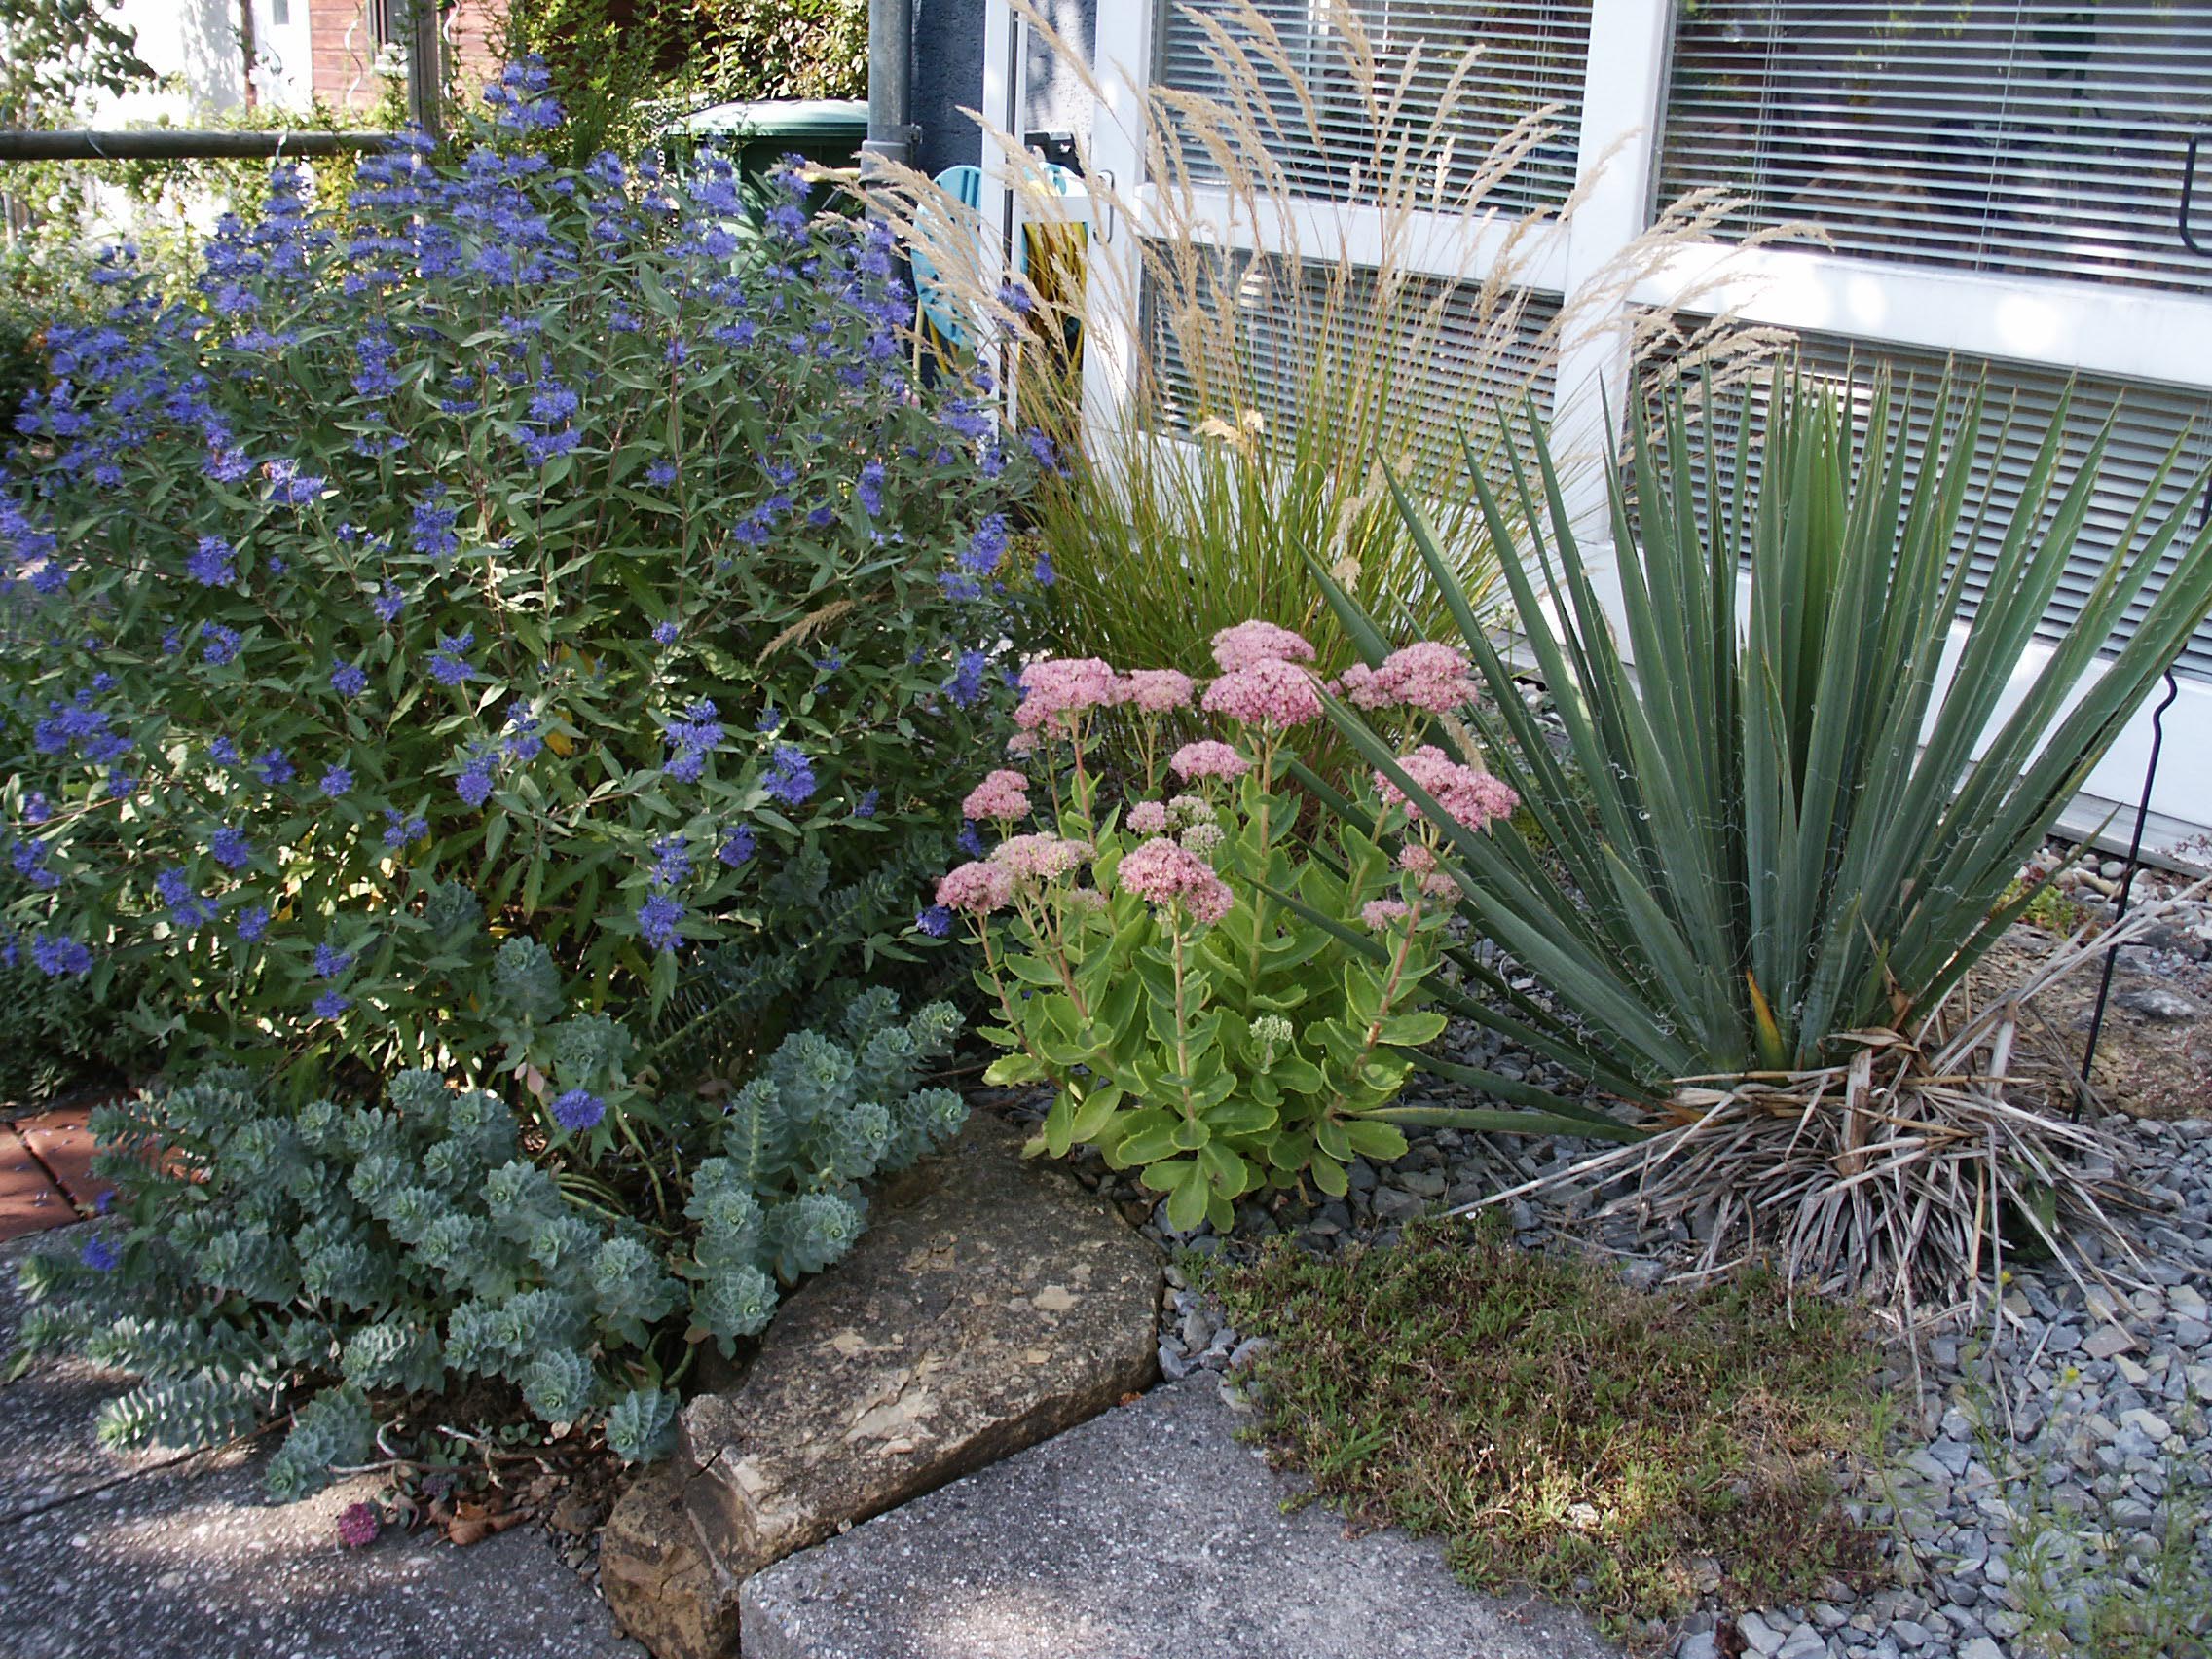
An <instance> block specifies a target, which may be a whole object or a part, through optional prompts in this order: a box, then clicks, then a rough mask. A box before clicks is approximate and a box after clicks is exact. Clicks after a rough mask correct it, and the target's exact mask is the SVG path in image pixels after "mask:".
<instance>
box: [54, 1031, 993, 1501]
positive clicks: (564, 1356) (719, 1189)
mask: <svg viewBox="0 0 2212 1659" xmlns="http://www.w3.org/2000/svg"><path fill="white" fill-rule="evenodd" d="M958 1030H959V1018H958V1015H957V1014H955V1013H954V1011H953V1009H952V1008H951V1006H950V1005H949V1004H946V1003H933V1004H931V1005H929V1006H928V1007H926V1008H924V1009H922V1010H920V1011H919V1012H918V1013H917V1014H914V1015H913V1016H911V1017H910V1018H906V1019H902V1018H900V1017H899V1005H898V999H897V998H896V997H895V996H894V995H893V994H892V993H891V992H889V991H887V990H883V989H880V988H879V989H876V990H871V991H868V992H866V993H863V994H862V995H861V996H860V997H858V998H856V999H854V1001H853V1002H852V1003H851V1005H850V1006H849V1007H848V1008H847V1009H846V1011H845V1013H844V1015H843V1017H842V1019H841V1020H840V1021H839V1022H838V1025H837V1028H836V1030H835V1032H834V1034H833V1035H832V1034H826V1033H823V1032H818V1031H811V1030H807V1031H798V1032H794V1033H793V1034H792V1035H790V1036H789V1037H787V1038H785V1039H784V1041H783V1042H782V1044H781V1045H780V1046H779V1047H778V1048H777V1049H776V1050H775V1051H773V1052H772V1053H771V1054H769V1055H768V1056H767V1058H766V1060H765V1062H764V1063H763V1064H762V1066H761V1068H760V1070H759V1073H758V1075H756V1077H755V1078H753V1080H752V1081H750V1082H749V1083H747V1084H746V1085H745V1087H744V1088H741V1089H738V1090H737V1091H736V1092H735V1093H734V1094H731V1095H729V1096H727V1098H726V1099H724V1100H722V1101H721V1102H720V1109H719V1110H717V1109H716V1104H715V1103H714V1102H705V1101H703V1102H700V1103H699V1105H698V1110H697V1112H696V1114H695V1116H696V1119H697V1121H698V1123H699V1124H700V1127H699V1129H698V1131H697V1135H696V1138H695V1141H694V1145H695V1148H696V1149H697V1151H698V1152H699V1153H701V1154H704V1156H695V1157H694V1158H693V1159H692V1160H691V1161H689V1162H688V1164H687V1166H686V1168H685V1169H684V1171H683V1178H682V1191H680V1192H677V1193H674V1194H671V1195H670V1196H669V1203H670V1206H671V1208H670V1210H669V1211H668V1212H667V1213H665V1214H663V1215H661V1216H659V1217H657V1218H655V1219H651V1220H646V1219H640V1218H636V1217H632V1216H628V1215H625V1214H623V1213H622V1212H621V1211H620V1210H619V1209H615V1208H610V1207H609V1206H608V1203H606V1202H605V1201H604V1197H605V1195H604V1193H603V1192H602V1191H601V1190H600V1189H598V1188H595V1187H594V1185H593V1184H592V1183H591V1182H590V1181H589V1180H588V1179H585V1178H583V1177H582V1176H581V1173H580V1172H579V1171H578V1170H577V1169H575V1168H574V1167H572V1166H569V1165H567V1164H565V1163H564V1161H562V1160H560V1159H558V1158H547V1157H546V1156H544V1155H543V1154H542V1153H540V1154H538V1155H537V1156H533V1148H532V1147H531V1145H530V1127H529V1125H528V1124H526V1123H525V1122H524V1121H522V1120H520V1119H518V1118H517V1116H516V1114H515V1112H514V1111H513V1110H512V1108H511V1107H510V1106H509V1105H508V1104H507V1102H506V1101H504V1100H503V1099H501V1098H500V1097H499V1096H498V1095H497V1094H493V1093H490V1092H487V1091H485V1090H482V1089H458V1090H457V1089H454V1088H450V1087H449V1086H448V1085H447V1083H446V1082H445V1081H444V1080H443V1079H441V1078H440V1077H438V1076H437V1075H436V1074H435V1073H432V1072H427V1071H411V1072H404V1073H401V1074H400V1075H399V1076H398V1077H396V1078H395V1079H393V1081H392V1083H391V1086H390V1088H389V1089H388V1091H387V1104H386V1105H385V1106H383V1107H372V1106H361V1105H353V1106H346V1105H340V1104H337V1103H335V1102H333V1101H329V1100H318V1101H315V1102H313V1103H311V1104H309V1105H307V1106H306V1107H304V1108H301V1109H298V1110H297V1111H293V1110H288V1109H284V1108H281V1107H276V1106H272V1105H271V1104H270V1103H269V1102H268V1100H267V1099H266V1097H265V1096H264V1095H263V1094H262V1093H261V1092H260V1091H258V1090H257V1089H256V1088H254V1087H253V1085H252V1083H251V1080H250V1079H249V1078H248V1077H247V1076H246V1075H245V1074H244V1073H242V1072H239V1071H217V1072H212V1073H210V1074H208V1075H207V1076H205V1077H203V1079H201V1080H200V1081H198V1082H195V1083H191V1084H188V1085H186V1086H184V1087H182V1088H173V1089H170V1090H168V1091H166V1092H165V1093H159V1094H147V1095H143V1096H141V1097H140V1098H138V1099H137V1100H135V1101H133V1102H131V1103H129V1104H128V1105H122V1106H111V1107H103V1108H101V1109H100V1110H99V1111H98V1112H96V1113H94V1115H93V1118H92V1129H93V1132H94V1134H95V1135H96V1136H97V1137H98V1140H99V1142H100V1145H101V1148H102V1153H101V1157H100V1159H99V1162H98V1167H99V1168H100V1170H101V1172H102V1173H103V1174H105V1175H106V1176H108V1177H110V1178H112V1179H114V1180H115V1181H117V1182H118V1184H119V1196H118V1198H117V1200H116V1202H115V1204H114V1207H113V1209H112V1211H111V1212H110V1213H109V1215H108V1218H107V1219H106V1220H104V1221H100V1222H96V1223H94V1224H93V1225H92V1230H91V1231H90V1233H89V1235H87V1236H86V1237H85V1238H84V1239H83V1241H82V1243H81V1244H80V1245H79V1246H78V1247H77V1249H75V1250H74V1251H72V1252H68V1253H61V1252H52V1253H45V1254H40V1255H36V1256H33V1257H31V1258H30V1259H29V1260H28V1261H27V1263H26V1264H25V1268H24V1279H25V1283H26V1285H27V1287H28V1289H29V1292H30V1295H31V1298H32V1308H31V1310H30V1314H29V1316H28V1318H27V1319H26V1320H25V1323H24V1325H23V1329H22V1333H21V1345H22V1347H23V1349H24V1350H25V1351H26V1352H37V1351H40V1350H42V1349H47V1348H53V1347H57V1346H69V1347H74V1348H76V1349H77V1350H79V1351H81V1352H83V1353H84V1354H86V1355H87V1356H88V1357H90V1358H92V1359H94V1360H96V1361H99V1362H101V1363H104V1364H109V1365H115V1366H119V1367H122V1368H125V1369H128V1370H130V1371H134V1372H137V1373H139V1374H141V1376H142V1377H143V1379H144V1381H142V1382H141V1383H139V1384H138V1385H137V1386H136V1387H134V1388H132V1389H131V1390H130V1391H129V1392H128V1393H125V1394H123V1395H120V1396H118V1397H117V1398H116V1399H114V1400H112V1401H110V1402H109V1403H108V1404H107V1405H106V1406H105V1407H103V1408H102V1410H101V1414H100V1418H99V1434H100V1438H101V1439H102V1441H103V1442H105V1443H107V1444H109V1445H114V1446H132V1445H140V1444H144V1443H148V1442H161V1443H164V1444H168V1445H178V1446H197V1445H210V1444H216V1443H219V1442H221V1441H224V1440H227V1439H229V1438H231V1437H232V1436H233V1435H236V1434H239V1433H241V1432H245V1431H247V1430H250V1429H252V1428H254V1427H255V1426H257V1425H258V1424H259V1423H260V1422H262V1421H264V1420H267V1419H271V1418H273V1417H275V1416H276V1415H278V1414H279V1413H283V1412H291V1413H294V1414H296V1415H295V1417H294V1421H293V1426H292V1428H291V1431H290V1433H289V1435H288V1436H287V1438H286V1439H285V1441H284V1443H283V1445H282V1447H281V1448H280V1449H279V1450H278V1452H277V1454H276V1457H275V1458H274V1459H273V1460H272V1462H271V1464H270V1467H269V1485H270V1489H271V1491H272V1493H274V1494H275V1495H276V1496H278V1497H280V1498H289V1497H293V1496H297V1495H299V1494H300V1493H305V1492H307V1491H310V1490H313V1488H314V1487H316V1486H318V1485H320V1484H321V1482H322V1480H323V1479H324V1477H325V1472H326V1471H327V1470H328V1469H329V1468H330V1466H331V1465H332V1464H334V1463H337V1464H344V1463H351V1462H359V1461H363V1460H365V1459H366V1458H367V1457H368V1456H370V1455H371V1446H372V1439H373V1436H374V1433H375V1430H376V1426H377V1423H378V1421H379V1420H380V1419H383V1418H385V1417H387V1416H388V1415H390V1413H391V1412H392V1410H394V1409H395V1407H396V1406H397V1404H399V1403H401V1402H403V1401H404V1399H405V1397H406V1396H409V1395H414V1394H422V1393H432V1392H437V1391H441V1390H444V1389H446V1388H449V1387H452V1386H454V1385H456V1384H459V1383H464V1382H466V1381H468V1380H470V1379H474V1378H488V1379H493V1380H496V1381H498V1382H501V1383H506V1384H508V1385H510V1386H511V1387H513V1388H514V1389H515V1390H517V1391H519V1393H520V1395H521V1398H522V1401H523V1404H524V1405H525V1407H526V1408H527V1409H528V1410H529V1411H530V1412H531V1413H532V1414H533V1415H534V1416H535V1417H536V1418H538V1419H541V1420H543V1421H545V1422H547V1423H569V1422H574V1421H577V1420H579V1419H598V1420H600V1421H601V1423H602V1425H603V1428H604V1432H605V1435H606V1438H607V1443H608V1447H609V1448H610V1449H611V1450H612V1451H614V1452H615V1453H616V1454H617V1455H619V1456H621V1457H623V1458H624V1459H625V1460H628V1461H638V1460H641V1459H645V1458H648V1457H653V1456H660V1455H661V1454H662V1453H663V1452H665V1451H666V1449H667V1447H668V1444H669V1440H670V1431H671V1425H672V1422H673V1418H674V1412H675V1404H676V1382H677V1380H678V1378H680V1377H681V1375H682V1371H683V1370H684V1368H685V1365H686V1364H687V1355H688V1353H689V1352H690V1350H691V1347H692V1346H693V1345H695V1344H697V1343H699V1342H705V1341H713V1342H714V1343H715V1344H716V1345H717V1346H719V1348H720V1349H721V1351H722V1352H723V1353H724V1355H728V1354H730V1353H732V1352H733V1351H734V1348H735V1345H736V1343H737V1342H738V1341H739V1340H740V1339H742V1338H746V1337H750V1336H752V1335H754V1334H756V1333H757V1332H758V1331H760V1330H761V1329H762V1328H763V1327H764V1326H765V1325H766V1324H767V1322H768V1319H769V1317H770V1315H771V1314H772V1313H773V1312H774V1310H775V1308H776V1304H777V1301H778V1298H779V1296H780V1294H781V1290H782V1288H783V1287H784V1286H787V1285H790V1284H792V1283H793V1282H794V1281H796V1280H797V1279H799V1278H801V1277H803V1276H805V1275H806V1274H808V1273H812V1272H819V1271H821V1270H822V1269H823V1268H826V1267H828V1266H830V1264H831V1263H833V1262H835V1261H837V1260H839V1259H840V1258H841V1257H842V1256H843V1255H844V1254H845V1253H846V1251H848V1250H849V1249H850V1248H851V1247H852V1244H853V1241H854V1240H855V1239H856V1238H857V1237H858V1236H859V1235H860V1233H861V1232H862V1229H863V1226H864V1224H865V1222H866V1199H865V1197H864V1195H863V1192H862V1184H863V1183H865V1182H866V1181H868V1180H870V1179H872V1178H874V1177H877V1176H880V1175H884V1174H889V1173H892V1172H894V1171H896V1170H899V1169H902V1168H904V1167H905V1166H906V1165H908V1164H910V1163H912V1162H913V1161H915V1160H916V1159H917V1158H920V1157H921V1156H923V1155H924V1154H925V1153H928V1152H931V1151H933V1150H935V1149H937V1148H938V1147H940V1146H941V1145H943V1144H944V1143H945V1141H947V1140H948V1139H949V1138H950V1137H951V1136H952V1135H953V1134H954V1133H955V1132H956V1131H957V1130H958V1129H959V1127H960V1125H961V1124H962V1123H963V1122H964V1121H965V1118H966V1114H967V1108H966V1105H965V1103H964V1101H963V1100H962V1098H961V1096H960V1095H959V1093H958V1092H957V1091H956V1090H953V1089H949V1088H920V1087H917V1084H918V1080H919V1078H920V1076H921V1074H922V1073H923V1071H924V1070H926V1069H927V1068H928V1067H929V1066H930V1065H931V1064H932V1063H933V1062H934V1061H936V1060H937V1059H939V1058H940V1057H941V1056H942V1055H944V1054H945V1053H947V1052H948V1051H950V1049H951V1047H952V1043H953V1040H954V1038H955V1036H956V1035H957V1033H958ZM679 1206H680V1207H679ZM641 1207H642V1206H641Z"/></svg>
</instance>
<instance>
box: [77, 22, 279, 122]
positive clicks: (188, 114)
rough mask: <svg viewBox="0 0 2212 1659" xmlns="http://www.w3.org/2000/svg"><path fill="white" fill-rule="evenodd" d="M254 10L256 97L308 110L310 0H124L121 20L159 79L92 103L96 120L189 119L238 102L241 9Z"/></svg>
mask: <svg viewBox="0 0 2212 1659" xmlns="http://www.w3.org/2000/svg"><path fill="white" fill-rule="evenodd" d="M244 3H250V5H251V7H252V16H253V40H254V74H253V90H254V96H255V98H256V100H257V101H258V102H262V103H267V104H275V105H277V106H280V107H283V108H287V109H305V108H306V107H307V106H308V105H309V103H310V102H311V101H312V98H313V93H312V90H311V82H310V70H311V65H310V61H309V55H308V0H124V3H123V5H122V7H121V9H120V11H119V12H118V14H117V15H118V17H119V18H120V20H121V21H122V22H123V23H124V24H125V25H127V26H128V27H129V28H131V29H132V30H134V31H135V32H136V34H137V37H138V55H139V56H140V57H141V58H142V59H144V60H145V62H146V64H147V66H148V67H149V68H151V69H152V70H153V71H154V73H155V74H156V75H157V76H159V77H160V78H161V85H160V86H158V87H156V88H153V89H150V90H147V91H143V92H127V93H125V94H123V95H122V96H119V97H103V98H102V99H100V100H99V101H98V102H97V103H96V104H95V105H94V106H93V109H92V119H93V122H94V124H95V125H97V126H102V127H131V126H141V125H144V124H147V123H151V122H160V121H167V122H169V123H171V124H173V125H176V126H180V127H181V126H189V125H191V124H192V123H193V122H194V121H196V120H198V119H200V118H202V117H204V116H206V115H209V114H215V113H220V112H224V111H230V110H236V109H239V108H241V107H242V106H243V105H244V103H245V89H246V73H245V50H244V45H243V23H244V14H243V13H242V12H241V10H240V7H241V4H244Z"/></svg>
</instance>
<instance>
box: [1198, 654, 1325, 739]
mask: <svg viewBox="0 0 2212 1659" xmlns="http://www.w3.org/2000/svg"><path fill="white" fill-rule="evenodd" d="M1205 706H1206V710H1207V712H1208V713H1210V714H1216V715H1227V716H1228V717H1229V718H1230V719H1233V720H1242V721H1243V722H1244V723H1245V724H1246V725H1268V726H1277V727H1283V728H1288V727H1290V726H1296V725H1304V724H1305V723H1306V722H1307V721H1308V720H1312V719H1320V717H1321V697H1320V693H1318V692H1317V691H1315V690H1314V689H1313V677H1312V676H1311V675H1310V674H1309V673H1307V672H1306V670H1304V669H1303V668H1300V667H1299V666H1298V665H1297V664H1296V663H1289V662H1281V661H1275V660H1271V661H1266V662H1256V663H1254V664H1252V666H1251V667H1249V668H1239V669H1235V670H1234V671H1233V672H1231V673H1228V674H1225V675H1223V676H1222V677H1221V678H1220V679H1219V680H1217V681H1215V682H1213V683H1212V684H1211V685H1209V686H1207V687H1206V699H1205Z"/></svg>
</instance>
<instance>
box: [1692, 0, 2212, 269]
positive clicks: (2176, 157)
mask: <svg viewBox="0 0 2212 1659" xmlns="http://www.w3.org/2000/svg"><path fill="white" fill-rule="evenodd" d="M1671 65H1672V66H1671V69H1670V72H1669V78H1668V94H1667V111H1666V123H1665V129H1664V135H1663V138H1662V142H1661V146H1660V156H1659V181H1660V183H1659V188H1660V191H1661V195H1662V199H1663V200H1671V199H1673V198H1674V197H1676V196H1678V195H1680V194H1682V193H1683V192H1686V191H1688V190H1691V189H1695V188H1699V187H1703V186H1717V187H1719V188H1721V189H1724V190H1728V191H1730V192H1732V193H1734V194H1738V195H1742V196H1745V197H1747V198H1749V200H1750V209H1749V212H1748V214H1747V215H1746V219H1747V220H1748V225H1749V226H1750V227H1770V226H1775V225H1781V224H1785V223H1788V222H1791V221H1807V220H1809V221H1811V222H1812V223H1815V224H1818V225H1820V226H1821V227H1822V228H1823V229H1825V230H1826V231H1827V232H1828V233H1829V234H1830V236H1831V237H1832V238H1833V239H1834V240H1835V244H1836V246H1837V247H1838V248H1840V249H1842V250H1843V251H1846V252H1849V253H1852V254H1857V255H1862V256H1866V257H1871V258H1876V259H1894V260H1901V261H1906V262H1909V263H1913V264H1919V265H1935V266H1942V267H1948V268H1952V269H1963V270H1971V271H1977V272H1990V273H2003V274H2009V275H2014V276H2049V277H2060V278H2068V279H2076V280H2080V279H2089V280H2097V281H2110V282H2121V283H2128V284H2133V285H2137V286H2148V287H2158V288H2167V289H2175V290H2180V291H2183V292H2188V293H2197V294H2206V295H2212V260H2206V259H2203V258H2200V257H2199V256H2197V255H2196V254H2194V253H2193V252H2192V251H2190V249H2189V248H2188V247H2187V245H2186V244H2185V243H2184V242H2183V240H2182V238H2181V233H2180V225H2179V216H2180V209H2181V187H2182V177H2183V170H2184V157H2185V154H2186V147H2187V144H2188V140H2189V136H2190V134H2191V133H2192V132H2193V131H2198V130H2203V131H2207V132H2212V11H2207V10H2205V9H2202V8H2192V7H2188V6H2161V5H2142V6H2124V5H2107V6H2099V7H2096V8H2093V9H2090V8H2083V9H2069V10H2067V11H2064V12H2060V11H2058V10H2057V9H2055V8H2051V7H2047V6H2042V5H2033V4H2028V3H2026V0H1962V3H1960V4H1957V5H1944V6H1940V7H1897V6H1894V5H1890V4H1887V3H1886V0H1864V3H1851V0H1846V3H1844V4H1815V3H1813V0H1705V3H1704V4H1701V5H1700V6H1699V7H1698V8H1697V9H1696V12H1695V14H1694V15H1689V14H1683V13H1677V19H1676V24H1675V38H1674V49H1673V55H1672V58H1671ZM2206 171H2207V173H2208V174H2212V157H2208V158H2207V164H2206ZM2204 183H2205V186H2206V192H2205V194H2206V195H2207V196H2212V176H2208V177H2207V178H2206V179H2205V180H2204ZM2204 205H2205V214H2204V219H2205V222H2204V227H2203V232H2202V233H2201V234H2202V235H2206V236H2212V202H2206V203H2205V204H2204Z"/></svg>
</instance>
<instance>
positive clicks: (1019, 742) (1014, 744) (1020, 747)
mask: <svg viewBox="0 0 2212 1659" xmlns="http://www.w3.org/2000/svg"><path fill="white" fill-rule="evenodd" d="M1036 753H1037V734H1036V733H1035V732H1033V731H1017V732H1015V733H1014V735H1013V736H1012V737H1010V738H1008V739H1007V740H1006V754H1007V758H1008V759H1010V760H1026V759H1028V758H1029V756H1032V755H1034V754H1036Z"/></svg>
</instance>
